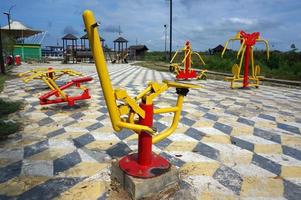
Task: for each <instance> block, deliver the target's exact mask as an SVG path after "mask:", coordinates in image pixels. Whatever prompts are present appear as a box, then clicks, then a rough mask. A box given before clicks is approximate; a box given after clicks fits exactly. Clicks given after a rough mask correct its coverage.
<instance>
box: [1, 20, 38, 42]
mask: <svg viewBox="0 0 301 200" xmlns="http://www.w3.org/2000/svg"><path fill="white" fill-rule="evenodd" d="M1 31H2V32H4V33H8V34H10V35H13V36H14V37H15V38H27V37H30V36H33V35H35V34H38V33H42V32H43V31H40V30H34V29H31V28H29V27H27V26H25V25H24V24H22V23H21V22H19V21H12V22H11V23H10V29H9V26H8V25H6V26H3V27H1Z"/></svg>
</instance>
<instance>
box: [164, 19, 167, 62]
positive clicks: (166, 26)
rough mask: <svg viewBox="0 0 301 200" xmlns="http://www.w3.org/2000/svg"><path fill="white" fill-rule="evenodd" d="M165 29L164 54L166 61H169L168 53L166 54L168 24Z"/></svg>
mask: <svg viewBox="0 0 301 200" xmlns="http://www.w3.org/2000/svg"><path fill="white" fill-rule="evenodd" d="M164 28H165V47H164V54H165V60H167V53H166V40H167V24H164Z"/></svg>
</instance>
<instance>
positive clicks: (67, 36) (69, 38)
mask: <svg viewBox="0 0 301 200" xmlns="http://www.w3.org/2000/svg"><path fill="white" fill-rule="evenodd" d="M62 39H63V40H77V37H76V36H74V35H72V34H71V33H68V34H66V35H65V36H64V37H62Z"/></svg>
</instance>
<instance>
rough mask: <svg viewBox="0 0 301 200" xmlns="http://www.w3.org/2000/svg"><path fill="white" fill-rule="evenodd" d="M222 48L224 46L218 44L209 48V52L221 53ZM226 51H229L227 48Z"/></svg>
mask: <svg viewBox="0 0 301 200" xmlns="http://www.w3.org/2000/svg"><path fill="white" fill-rule="evenodd" d="M223 50H224V46H223V45H221V44H219V45H217V46H216V47H215V48H213V49H209V54H210V55H211V54H216V53H221V52H223ZM226 51H229V49H226Z"/></svg>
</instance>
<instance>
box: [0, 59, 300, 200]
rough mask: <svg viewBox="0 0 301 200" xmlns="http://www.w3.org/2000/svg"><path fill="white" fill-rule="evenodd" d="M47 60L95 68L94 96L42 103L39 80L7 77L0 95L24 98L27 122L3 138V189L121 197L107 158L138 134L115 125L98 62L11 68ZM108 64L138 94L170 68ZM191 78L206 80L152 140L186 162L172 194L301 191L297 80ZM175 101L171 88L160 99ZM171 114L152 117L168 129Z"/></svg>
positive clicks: (265, 195)
mask: <svg viewBox="0 0 301 200" xmlns="http://www.w3.org/2000/svg"><path fill="white" fill-rule="evenodd" d="M49 66H53V67H55V68H72V69H75V70H78V71H80V72H83V73H84V74H86V75H89V76H92V77H93V78H94V80H93V81H92V82H89V83H87V84H86V86H87V87H89V88H90V92H91V95H92V98H91V99H90V100H85V101H81V102H77V103H76V104H77V105H78V106H77V107H75V108H72V109H70V108H68V107H66V104H64V103H62V104H57V105H48V106H40V105H39V100H38V97H39V96H40V95H41V94H43V93H45V92H46V91H48V89H47V87H45V86H44V85H43V83H42V82H41V81H39V80H35V81H33V82H30V83H29V84H27V85H25V84H24V83H23V82H22V81H21V80H20V79H13V80H9V81H7V82H6V84H5V88H4V90H3V92H2V93H1V94H0V98H4V99H9V100H21V101H23V102H24V103H25V106H24V109H22V110H21V111H20V112H19V113H18V114H17V115H11V119H15V120H21V121H22V123H23V124H24V128H23V130H22V131H20V132H18V133H16V134H14V135H11V136H10V137H9V139H8V140H6V141H2V142H1V143H0V199H118V197H112V196H110V191H111V190H112V189H113V188H112V185H111V182H110V166H111V163H112V160H113V159H115V158H120V157H122V156H123V155H126V154H128V153H130V152H133V151H136V150H137V135H136V134H134V133H132V132H130V131H128V130H122V131H121V132H120V133H116V132H114V131H113V129H112V127H111V123H110V120H109V116H108V112H107V109H106V105H105V102H104V99H103V95H102V91H101V88H100V85H99V81H98V78H97V75H96V71H95V67H94V65H93V64H78V65H61V64H46V65H39V66H34V65H28V64H25V65H21V66H19V67H16V68H15V69H14V71H15V72H16V73H17V72H23V71H25V70H28V69H30V68H35V67H49ZM109 71H110V75H111V79H112V83H113V85H114V87H122V88H125V89H127V90H128V93H129V94H130V95H132V96H134V95H136V94H138V92H139V91H141V90H142V89H144V88H145V87H146V85H147V82H148V81H151V80H155V81H161V80H162V79H168V80H172V79H173V77H174V76H173V75H172V74H169V73H165V72H158V71H153V70H149V69H146V68H142V67H139V66H131V65H126V64H117V65H109ZM68 80H70V77H68V76H65V77H62V79H60V80H59V81H58V82H59V83H60V84H62V83H64V82H66V81H68ZM191 83H195V84H200V85H202V86H204V87H203V88H201V89H198V90H191V91H190V92H189V94H188V96H187V97H186V98H185V100H184V106H183V107H184V108H183V109H184V110H183V112H182V118H181V121H180V124H179V126H178V128H177V130H176V131H175V133H173V134H172V135H171V136H169V137H168V138H167V139H165V140H163V141H161V142H159V143H157V144H155V145H154V147H153V150H154V151H155V152H156V153H158V154H160V155H162V156H164V157H165V158H167V159H168V160H170V162H171V163H172V164H173V165H174V166H176V167H177V168H178V169H179V170H180V178H181V188H180V190H179V191H178V192H177V193H176V194H175V196H173V197H171V199H185V196H187V197H188V196H189V198H194V199H246V200H247V199H248V200H250V199H279V200H280V199H300V197H301V133H300V131H301V91H300V89H298V88H296V89H290V88H284V87H270V86H260V87H259V89H255V88H254V89H251V90H232V89H230V87H229V83H227V82H223V81H216V80H206V81H191ZM74 92H75V91H74V90H71V91H70V93H74ZM175 101H176V93H175V91H174V90H173V89H171V90H169V91H168V92H167V93H165V94H164V95H162V96H160V98H159V99H158V100H157V101H156V102H155V106H157V107H165V106H170V105H174V104H175ZM171 119H172V116H171V115H169V114H164V115H158V116H155V120H156V122H155V126H156V127H157V129H158V130H159V131H160V130H163V129H165V128H166V127H168V126H169V124H170V123H171V121H170V120H171ZM119 198H120V199H124V198H125V197H124V196H120V197H119Z"/></svg>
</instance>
